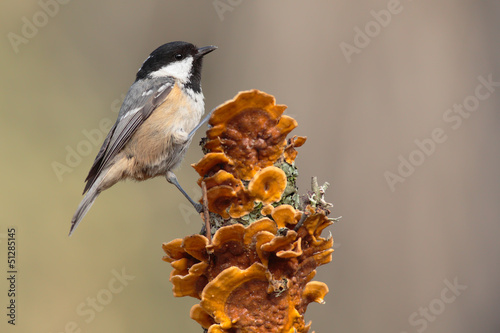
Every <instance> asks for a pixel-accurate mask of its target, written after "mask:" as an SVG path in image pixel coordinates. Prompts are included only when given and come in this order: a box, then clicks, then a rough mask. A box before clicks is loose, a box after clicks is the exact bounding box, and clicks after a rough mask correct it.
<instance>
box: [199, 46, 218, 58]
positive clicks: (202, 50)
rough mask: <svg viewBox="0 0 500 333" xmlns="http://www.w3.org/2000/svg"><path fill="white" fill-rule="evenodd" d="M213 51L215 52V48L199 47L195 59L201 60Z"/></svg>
mask: <svg viewBox="0 0 500 333" xmlns="http://www.w3.org/2000/svg"><path fill="white" fill-rule="evenodd" d="M214 50H217V46H214V45H210V46H204V47H200V48H199V49H198V52H197V53H196V57H197V58H201V57H203V56H204V55H205V54H208V53H210V52H212V51H214Z"/></svg>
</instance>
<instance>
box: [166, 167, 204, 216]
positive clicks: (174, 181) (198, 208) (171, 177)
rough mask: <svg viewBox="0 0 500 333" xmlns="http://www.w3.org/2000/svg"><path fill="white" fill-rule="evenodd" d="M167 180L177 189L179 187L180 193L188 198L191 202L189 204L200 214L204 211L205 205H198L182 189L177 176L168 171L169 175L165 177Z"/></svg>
mask: <svg viewBox="0 0 500 333" xmlns="http://www.w3.org/2000/svg"><path fill="white" fill-rule="evenodd" d="M165 178H167V181H168V182H169V183H170V184H174V185H175V187H177V189H178V190H179V191H181V193H182V194H183V195H184V196H185V197H186V199H188V200H189V202H190V203H191V205H193V207H194V209H196V211H197V212H198V213H201V212H202V211H203V205H202V204H200V203H198V202H195V201H194V200H193V199H191V197H190V196H189V195H188V194H187V193H186V191H184V189H183V188H182V187H181V185H180V184H179V181H178V180H177V177H176V176H175V174H174V173H173V172H172V171H167V174H166V175H165Z"/></svg>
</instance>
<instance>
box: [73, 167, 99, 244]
mask: <svg viewBox="0 0 500 333" xmlns="http://www.w3.org/2000/svg"><path fill="white" fill-rule="evenodd" d="M105 175H106V172H104V173H103V174H101V175H100V176H99V177H98V178H97V179H96V181H95V182H94V184H93V185H92V187H91V188H90V189H89V190H88V192H87V193H86V194H85V196H84V197H83V199H82V201H81V202H80V204H79V205H78V208H77V209H76V212H75V215H73V218H72V219H71V228H70V230H69V236H71V234H72V233H73V232H74V231H75V229H76V227H77V226H78V224H79V223H80V221H81V220H82V219H83V217H84V216H85V214H87V212H88V211H89V209H90V207H92V204H93V203H94V201H95V199H96V198H97V196H98V195H99V193H101V184H102V181H103V179H104V177H105Z"/></svg>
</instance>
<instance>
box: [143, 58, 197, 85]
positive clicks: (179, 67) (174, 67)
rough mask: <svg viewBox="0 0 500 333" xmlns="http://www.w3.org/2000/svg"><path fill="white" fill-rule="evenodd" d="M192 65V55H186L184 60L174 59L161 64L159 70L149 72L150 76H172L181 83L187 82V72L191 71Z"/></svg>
mask: <svg viewBox="0 0 500 333" xmlns="http://www.w3.org/2000/svg"><path fill="white" fill-rule="evenodd" d="M192 66H193V57H187V58H186V59H184V60H181V61H176V62H174V63H171V64H168V65H167V66H163V67H162V68H160V69H159V70H157V71H155V72H153V73H151V77H153V78H159V77H168V76H171V77H174V78H176V79H178V80H179V81H181V82H182V83H185V82H187V80H188V78H189V74H190V72H191V67H192Z"/></svg>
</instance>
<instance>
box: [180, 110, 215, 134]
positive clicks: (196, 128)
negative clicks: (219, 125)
mask: <svg viewBox="0 0 500 333" xmlns="http://www.w3.org/2000/svg"><path fill="white" fill-rule="evenodd" d="M214 110H215V109H212V111H210V112H209V113H208V114H207V115H206V116H205V118H203V119H202V121H200V123H199V124H198V125H196V127H195V128H193V130H192V131H191V132H189V134H188V137H187V140H186V141H189V140H191V139H192V138H193V136H194V134H195V133H196V131H197V130H199V129H200V127H201V126H203V124H204V123H206V122H207V121H208V119H210V116H212V113H214Z"/></svg>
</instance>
